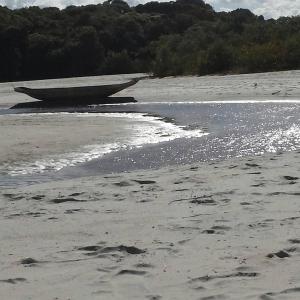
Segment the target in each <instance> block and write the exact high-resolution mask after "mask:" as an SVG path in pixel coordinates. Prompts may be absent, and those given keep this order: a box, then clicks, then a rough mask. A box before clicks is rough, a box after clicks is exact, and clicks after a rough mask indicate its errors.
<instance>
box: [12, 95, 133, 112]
mask: <svg viewBox="0 0 300 300" xmlns="http://www.w3.org/2000/svg"><path fill="white" fill-rule="evenodd" d="M134 102H137V101H136V100H135V99H134V98H133V97H107V98H103V99H97V100H89V99H85V100H84V101H78V102H76V101H73V100H70V101H66V100H62V101H55V102H48V101H32V102H23V103H18V104H16V105H14V106H12V107H11V108H10V109H22V108H60V107H61V108H62V107H82V106H89V105H100V104H121V103H134Z"/></svg>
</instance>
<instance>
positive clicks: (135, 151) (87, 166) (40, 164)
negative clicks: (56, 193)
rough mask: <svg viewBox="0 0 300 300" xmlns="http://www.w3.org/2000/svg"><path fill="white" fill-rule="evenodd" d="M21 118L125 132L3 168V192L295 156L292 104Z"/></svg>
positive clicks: (139, 107) (299, 106)
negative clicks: (92, 121)
mask: <svg viewBox="0 0 300 300" xmlns="http://www.w3.org/2000/svg"><path fill="white" fill-rule="evenodd" d="M2 113H3V112H2ZM20 113H21V114H19V117H20V116H27V117H29V116H30V117H32V118H34V117H36V116H41V115H43V114H44V116H57V115H60V116H61V117H62V118H67V117H70V116H71V117H72V116H73V117H77V118H78V117H80V118H91V117H93V118H95V117H96V118H106V119H107V120H108V119H109V120H111V119H114V118H115V119H118V122H119V120H122V121H123V123H120V124H122V126H123V127H124V126H127V128H126V131H120V132H119V133H118V131H117V132H114V134H113V135H112V136H110V137H109V138H110V140H109V141H108V140H106V142H105V143H98V144H97V143H96V144H93V145H83V146H82V147H79V148H78V149H76V151H71V152H68V153H62V154H56V155H51V156H46V157H43V158H42V159H39V160H36V161H33V162H32V161H31V162H21V163H18V164H15V165H10V166H5V170H6V171H7V172H6V173H5V171H4V168H2V175H1V178H0V182H1V181H2V184H3V185H15V184H20V183H22V184H24V183H31V182H41V181H47V180H50V179H51V180H53V179H60V178H73V177H78V176H86V175H95V174H101V173H102V174H107V173H112V172H126V171H130V170H135V169H149V168H159V167H162V166H170V165H179V164H187V163H194V162H203V161H215V160H224V159H227V158H231V157H242V156H247V155H259V154H263V153H266V152H280V151H292V150H296V149H299V148H300V121H299V115H300V103H297V102H296V103H294V102H291V103H286V102H285V103H273V102H271V103H266V102H262V103H260V102H255V103H252V102H250V103H245V102H243V103H239V102H238V101H237V102H235V103H224V102H223V103H218V102H215V103H192V102H190V103H188V104H186V103H184V104H183V103H171V102H170V103H141V104H127V105H111V106H110V105H104V106H93V107H90V108H88V109H86V108H85V109H82V110H80V109H76V110H75V111H74V109H72V108H68V109H65V112H56V111H55V110H51V111H49V110H47V111H41V110H39V112H38V113H36V112H32V111H27V113H26V111H20ZM13 116H17V115H11V117H13ZM123 129H124V128H123ZM124 132H125V133H126V134H124ZM101 134H103V132H101V130H99V136H98V141H101V140H102V139H101Z"/></svg>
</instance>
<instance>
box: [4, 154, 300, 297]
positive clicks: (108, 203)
mask: <svg viewBox="0 0 300 300" xmlns="http://www.w3.org/2000/svg"><path fill="white" fill-rule="evenodd" d="M299 160H300V151H299V150H298V151H295V152H287V153H278V154H268V155H264V156H259V157H251V158H250V157H247V158H243V159H231V160H227V161H223V162H218V163H200V164H193V165H185V166H180V167H172V168H163V169H160V170H148V171H136V172H130V173H122V174H111V175H108V176H94V177H86V178H80V179H76V180H66V181H60V182H51V183H47V184H38V185H34V186H30V187H27V188H22V189H8V190H6V191H5V190H2V191H1V203H2V205H1V206H2V214H1V220H0V222H1V228H3V230H2V232H1V240H2V241H3V243H2V245H3V246H2V247H1V248H2V249H1V254H2V255H1V259H0V265H1V268H2V270H3V271H4V270H5V271H4V272H2V276H1V278H0V284H1V289H0V295H1V298H3V299H41V298H42V299H49V300H50V299H54V298H55V297H57V298H58V299H67V298H70V299H74V300H76V299H83V298H84V297H86V298H88V299H183V298H185V297H189V299H269V298H270V299H280V300H281V299H297V298H298V296H299V295H298V294H299V285H300V278H299V272H298V264H299V261H300V249H299V246H298V245H299V244H300V239H299V223H298V219H299V218H300V211H299V205H298V202H299V195H300V179H299V174H300V166H299ZM279 274H280V275H279ZM207 297H212V298H207Z"/></svg>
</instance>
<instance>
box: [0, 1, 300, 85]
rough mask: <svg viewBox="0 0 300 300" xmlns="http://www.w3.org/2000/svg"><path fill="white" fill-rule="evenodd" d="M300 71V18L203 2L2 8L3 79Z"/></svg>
mask: <svg viewBox="0 0 300 300" xmlns="http://www.w3.org/2000/svg"><path fill="white" fill-rule="evenodd" d="M299 68H300V17H292V18H279V19H278V20H273V19H271V20H264V18H263V17H262V16H256V15H254V14H253V13H251V12H250V11H249V10H245V9H238V10H235V11H233V12H229V13H225V12H221V13H217V12H215V11H214V10H213V8H212V7H211V6H210V5H208V4H205V3H204V2H203V1H202V0H177V1H176V2H162V3H160V2H149V3H146V4H144V5H138V6H136V7H132V8H131V7H129V6H128V4H127V3H126V2H123V1H122V0H110V1H106V2H104V3H103V4H98V5H88V6H82V7H75V6H70V7H67V8H66V9H64V10H59V9H57V8H44V9H40V8H38V7H30V8H22V9H18V10H10V9H8V8H6V7H0V81H12V80H25V79H26V80H27V79H28V80H29V79H43V78H57V77H72V76H85V75H101V74H118V73H134V72H151V73H154V74H155V75H157V76H168V75H185V74H195V75H203V74H215V73H229V72H230V73H240V72H261V71H275V70H287V69H299Z"/></svg>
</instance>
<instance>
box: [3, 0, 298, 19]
mask: <svg viewBox="0 0 300 300" xmlns="http://www.w3.org/2000/svg"><path fill="white" fill-rule="evenodd" d="M204 1H205V0H204ZM101 2H103V1H101V0H0V5H2V6H7V7H9V8H20V7H24V6H30V5H36V6H41V7H45V6H56V7H59V8H64V7H66V6H68V5H87V4H97V3H101ZM128 2H129V3H130V4H133V5H135V4H138V3H145V2H147V0H128ZM205 2H206V3H209V4H210V5H212V6H213V7H214V9H215V10H216V11H230V10H233V9H236V8H248V9H250V10H251V11H252V12H254V13H255V14H257V15H263V16H264V17H266V18H275V19H276V18H278V17H280V16H295V15H300V0H206V1H205Z"/></svg>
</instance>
